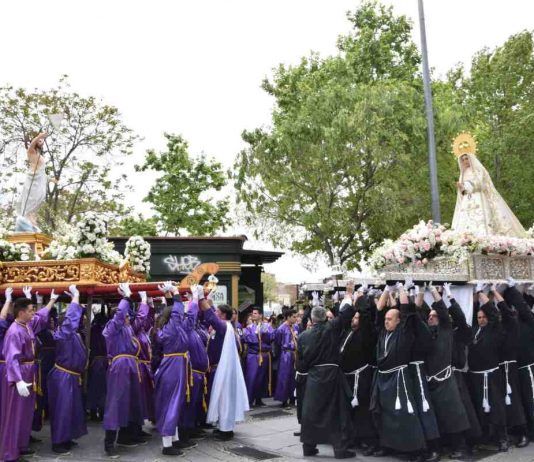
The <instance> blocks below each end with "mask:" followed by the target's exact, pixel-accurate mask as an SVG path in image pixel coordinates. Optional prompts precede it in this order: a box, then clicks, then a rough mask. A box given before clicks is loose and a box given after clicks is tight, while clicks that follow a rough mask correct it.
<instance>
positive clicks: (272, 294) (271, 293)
mask: <svg viewBox="0 0 534 462" xmlns="http://www.w3.org/2000/svg"><path fill="white" fill-rule="evenodd" d="M261 283H262V285H263V301H264V302H267V303H269V302H276V301H278V291H277V284H276V276H275V275H274V274H271V273H261Z"/></svg>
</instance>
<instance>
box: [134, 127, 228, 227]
mask: <svg viewBox="0 0 534 462" xmlns="http://www.w3.org/2000/svg"><path fill="white" fill-rule="evenodd" d="M165 138H166V139H167V151H165V152H161V153H157V152H155V151H154V150H149V151H147V154H146V157H145V161H144V163H143V165H140V166H136V170H137V171H141V172H145V171H155V172H158V173H159V174H160V177H159V178H158V179H157V180H156V182H155V183H154V185H153V186H152V188H150V191H149V193H148V195H147V196H146V197H145V199H144V201H145V202H149V203H150V204H152V207H153V208H154V210H155V212H156V217H155V218H156V219H157V221H158V222H159V223H160V225H161V227H162V229H163V231H165V232H167V233H172V234H175V235H181V234H183V233H184V232H189V233H192V234H196V235H206V234H207V235H211V234H214V233H215V232H216V231H218V230H220V229H222V230H224V229H225V228H226V226H227V225H228V224H229V218H228V217H229V201H228V197H227V196H225V195H222V194H221V193H222V190H223V188H224V187H225V185H226V183H227V176H226V174H225V173H224V171H223V170H222V166H221V164H220V163H219V162H216V161H215V160H213V159H211V158H206V157H204V156H199V157H193V156H191V155H190V154H189V152H188V145H187V142H186V141H185V140H184V139H183V138H182V137H181V136H180V135H172V134H165ZM221 196H222V197H221ZM215 197H221V198H220V199H216V198H215Z"/></svg>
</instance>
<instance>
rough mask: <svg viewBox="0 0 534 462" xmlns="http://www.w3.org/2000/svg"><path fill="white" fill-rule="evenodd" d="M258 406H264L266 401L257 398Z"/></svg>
mask: <svg viewBox="0 0 534 462" xmlns="http://www.w3.org/2000/svg"><path fill="white" fill-rule="evenodd" d="M256 406H257V407H263V406H265V403H264V402H263V401H262V400H261V399H257V400H256Z"/></svg>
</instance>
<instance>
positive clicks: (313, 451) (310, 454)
mask: <svg viewBox="0 0 534 462" xmlns="http://www.w3.org/2000/svg"><path fill="white" fill-rule="evenodd" d="M302 454H303V455H304V457H313V456H316V455H317V454H319V449H317V448H310V449H304V448H302Z"/></svg>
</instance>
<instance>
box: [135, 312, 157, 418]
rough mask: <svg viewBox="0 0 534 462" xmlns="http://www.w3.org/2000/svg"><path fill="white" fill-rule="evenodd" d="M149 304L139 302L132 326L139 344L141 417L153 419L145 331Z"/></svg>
mask: <svg viewBox="0 0 534 462" xmlns="http://www.w3.org/2000/svg"><path fill="white" fill-rule="evenodd" d="M148 312H149V306H148V305H147V304H146V303H141V304H140V305H139V309H138V310H137V313H136V315H135V319H134V320H133V323H132V327H133V330H134V333H135V336H136V337H137V340H138V341H139V344H140V346H141V351H140V352H139V370H140V371H141V398H142V400H143V401H142V405H143V418H144V419H147V420H154V377H153V376H152V366H151V361H152V349H151V346H150V338H149V337H148V334H147V332H148V331H150V327H151V326H150V318H149V316H148Z"/></svg>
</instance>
